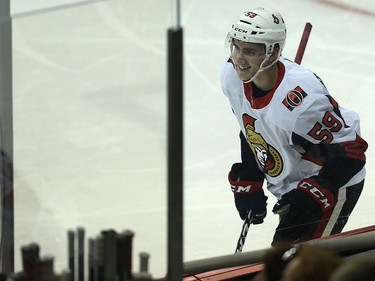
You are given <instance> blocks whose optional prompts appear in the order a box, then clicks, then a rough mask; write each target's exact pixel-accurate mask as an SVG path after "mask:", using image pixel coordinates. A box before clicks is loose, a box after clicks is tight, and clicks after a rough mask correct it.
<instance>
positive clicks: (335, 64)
mask: <svg viewBox="0 0 375 281" xmlns="http://www.w3.org/2000/svg"><path fill="white" fill-rule="evenodd" d="M11 2H12V14H13V15H14V22H13V52H14V60H13V61H14V66H13V67H14V75H13V77H14V95H15V97H14V113H15V118H14V122H15V177H16V184H15V208H16V217H15V219H16V221H15V227H16V229H15V238H16V250H18V249H19V248H20V247H21V245H25V244H28V243H30V242H32V241H36V242H38V243H39V244H40V245H41V251H42V253H43V254H52V255H54V256H55V257H56V263H55V264H56V266H55V267H56V271H60V270H62V269H64V268H67V262H66V246H67V244H66V231H67V230H68V229H75V228H76V227H77V226H83V227H85V229H86V231H87V233H86V234H87V236H88V237H93V236H95V235H97V234H98V233H99V232H100V230H103V229H108V228H114V229H116V230H117V231H119V232H120V231H122V230H124V229H131V230H133V231H134V232H135V233H136V236H135V238H134V242H133V243H134V254H133V256H134V265H135V266H134V270H135V271H137V270H138V258H137V254H138V253H139V252H140V251H147V252H149V253H151V258H150V270H151V273H152V274H153V275H154V276H160V275H163V274H165V272H166V269H165V266H166V265H165V261H166V245H167V243H166V211H167V210H166V171H165V167H166V81H165V80H166V60H167V57H166V40H167V37H166V32H167V28H168V27H169V26H171V25H172V24H173V15H172V9H171V7H172V4H171V2H172V1H171V2H168V3H162V4H160V1H153V0H145V1H125V0H122V1H120V0H116V1H103V2H102V3H92V4H88V5H83V6H80V5H77V6H75V5H71V6H69V7H68V8H66V7H65V8H64V9H60V10H59V9H56V7H61V5H64V4H72V3H73V4H74V2H77V1H73V0H71V1H68V0H66V1H62V0H55V1H50V0H48V1H47V0H39V1H28V0H12V1H11ZM164 2H165V1H164ZM339 2H340V3H341V4H342V3H346V4H345V5H348V6H339V5H334V6H331V5H326V4H324V3H323V2H319V1H318V0H316V1H314V0H303V1H301V0H280V1H277V2H275V1H269V0H268V1H260V0H254V1H245V0H231V1H225V0H216V1H211V0H200V1H197V0H189V1H182V12H181V16H182V18H181V23H182V27H183V28H184V51H185V54H184V64H185V65H184V76H185V81H184V83H185V84H184V95H185V96H184V97H185V99H184V109H185V112H184V120H185V121H184V126H185V127H184V132H185V137H184V141H185V144H184V151H185V156H184V157H185V170H184V171H185V175H184V200H185V201H184V257H185V260H186V261H189V260H195V259H201V258H207V257H213V256H218V255H227V254H231V253H233V252H234V249H235V246H236V242H237V239H238V236H239V233H240V230H241V226H242V221H241V220H240V219H239V217H238V214H237V211H236V210H235V207H234V203H233V198H232V194H231V192H230V188H229V185H228V183H227V179H226V177H227V173H228V169H229V168H230V166H231V164H232V163H233V162H237V161H238V160H239V159H240V154H239V140H238V127H237V123H236V120H235V118H234V116H233V115H232V113H231V110H230V107H229V105H228V102H227V100H226V99H225V97H224V96H223V95H222V93H221V89H220V81H219V74H220V68H221V65H222V64H223V62H224V61H225V60H226V57H227V53H226V50H225V49H224V39H225V36H226V33H227V31H228V29H229V27H230V25H231V23H232V21H233V20H234V19H235V18H236V17H237V16H238V15H239V14H240V13H241V12H242V11H245V10H247V9H250V8H252V7H257V6H263V7H265V8H267V9H274V10H276V11H279V12H281V14H282V15H283V17H284V20H285V22H286V25H287V28H288V39H287V43H286V46H285V49H284V55H285V56H286V57H289V58H291V59H294V56H295V53H296V50H297V46H298V43H299V40H300V37H301V34H302V31H303V27H304V24H305V23H306V22H311V23H312V24H313V30H312V33H311V36H310V39H309V42H308V46H307V49H306V52H305V56H304V59H303V62H302V65H304V66H305V67H306V68H309V69H311V70H313V71H314V72H315V73H317V74H318V75H319V76H320V77H321V78H322V79H323V81H324V83H325V84H326V86H327V87H328V89H329V90H330V92H331V94H332V95H333V96H334V98H335V99H336V100H337V101H338V102H339V103H340V104H341V105H342V106H344V107H348V108H351V109H353V110H355V111H357V112H359V114H360V116H361V119H362V123H361V124H362V125H361V127H362V136H363V138H364V139H365V140H366V141H367V142H368V143H369V149H368V151H367V153H366V154H367V172H368V176H367V179H366V184H365V189H364V192H363V195H362V197H361V199H360V201H359V203H358V205H357V207H356V209H355V211H354V212H353V214H352V216H351V218H350V220H349V223H348V224H347V226H346V228H345V230H350V229H355V228H359V227H364V226H368V225H372V224H374V223H375V219H374V217H375V216H374V215H375V211H374V209H373V208H372V205H373V202H375V191H374V190H375V189H374V188H373V184H372V183H373V181H374V177H375V175H374V172H373V170H374V169H375V168H374V167H375V163H374V159H375V157H374V154H375V152H374V149H373V145H372V144H373V143H374V141H375V139H374V138H375V135H374V133H373V128H372V125H373V123H372V122H373V121H372V117H374V113H373V102H375V98H374V93H373V91H374V90H373V89H375V71H374V69H375V54H374V52H373V48H374V47H375V39H374V36H373V30H374V28H375V4H374V3H375V2H373V1H371V0H363V1H357V2H356V3H355V4H354V3H352V2H351V1H348V0H347V1H337V3H339ZM330 3H334V4H335V2H330ZM337 3H336V4H337ZM86 4H87V3H86ZM52 7H53V9H52ZM30 11H31V12H32V13H31V14H30V13H29V12H30ZM268 195H269V206H268V207H269V214H268V217H267V219H266V221H265V223H264V224H262V225H257V226H252V227H251V229H250V231H249V234H248V239H247V241H246V244H245V248H244V251H251V250H256V249H260V248H266V247H268V246H269V244H270V242H271V240H272V236H273V232H274V228H275V227H276V225H277V217H276V216H275V215H273V214H272V213H271V212H270V210H271V209H272V206H273V204H274V203H275V199H274V198H273V197H272V195H270V194H268ZM16 254H17V255H16V267H17V270H18V269H20V259H19V252H16Z"/></svg>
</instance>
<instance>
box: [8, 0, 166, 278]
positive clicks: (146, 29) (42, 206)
mask: <svg viewBox="0 0 375 281" xmlns="http://www.w3.org/2000/svg"><path fill="white" fill-rule="evenodd" d="M135 11H136V12H135ZM169 13H170V7H169V5H166V4H163V3H159V2H158V3H157V2H155V1H147V0H146V1H108V2H107V1H106V2H102V3H100V2H98V3H94V4H87V5H76V6H69V7H68V8H64V9H53V10H45V11H44V12H43V13H38V12H35V11H34V12H33V14H29V15H26V14H25V15H24V16H22V14H20V15H19V16H16V17H15V18H14V21H13V55H14V66H13V67H14V74H13V77H14V141H15V143H14V150H15V151H14V155H15V210H16V211H15V251H16V257H15V262H16V271H18V270H20V268H21V258H20V247H21V246H23V245H27V244H29V243H31V242H36V243H38V244H40V247H41V254H42V255H47V254H50V255H52V256H54V257H55V270H56V272H61V270H63V269H67V268H68V264H67V231H68V230H71V229H72V230H76V228H77V227H83V228H84V229H85V230H86V238H94V237H96V236H97V235H98V234H100V232H101V231H102V230H108V229H114V230H116V231H117V232H118V233H120V232H122V231H124V230H127V229H129V230H131V231H133V232H134V233H135V236H134V239H133V271H134V272H137V271H138V269H139V258H138V254H139V253H140V252H147V253H149V254H150V255H151V257H150V264H149V270H150V273H151V274H152V275H153V277H160V276H164V275H165V272H166V269H165V267H166V230H167V228H166V78H165V77H166V55H165V53H166V33H167V28H168V23H167V21H168V14H169ZM86 247H87V245H86ZM86 249H87V248H86Z"/></svg>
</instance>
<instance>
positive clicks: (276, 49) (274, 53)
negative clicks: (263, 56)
mask: <svg viewBox="0 0 375 281" xmlns="http://www.w3.org/2000/svg"><path fill="white" fill-rule="evenodd" d="M279 51H280V45H279V44H277V43H276V44H275V46H274V48H273V51H272V55H271V56H270V59H269V62H273V61H274V60H275V59H277V58H278V57H279Z"/></svg>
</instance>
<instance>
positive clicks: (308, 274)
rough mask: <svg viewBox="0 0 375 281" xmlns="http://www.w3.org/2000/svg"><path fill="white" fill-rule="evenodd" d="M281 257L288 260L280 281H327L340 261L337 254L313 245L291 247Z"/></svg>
mask: <svg viewBox="0 0 375 281" xmlns="http://www.w3.org/2000/svg"><path fill="white" fill-rule="evenodd" d="M282 259H286V260H287V259H289V260H290V261H289V262H288V264H287V266H286V267H285V269H284V271H283V274H282V278H281V279H280V280H281V281H329V278H330V276H331V275H332V273H333V272H334V271H335V270H336V269H337V268H338V267H339V266H340V264H341V263H342V259H341V257H340V256H339V255H337V254H335V253H334V252H331V251H329V250H327V249H323V248H319V247H317V246H313V245H304V246H302V247H294V248H291V249H290V250H289V251H287V252H286V253H285V254H284V255H283V256H282ZM357 281H359V280H357Z"/></svg>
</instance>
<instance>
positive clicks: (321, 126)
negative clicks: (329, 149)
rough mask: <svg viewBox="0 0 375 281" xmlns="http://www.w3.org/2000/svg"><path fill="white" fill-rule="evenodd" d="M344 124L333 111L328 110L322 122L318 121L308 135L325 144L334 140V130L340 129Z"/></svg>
mask: <svg viewBox="0 0 375 281" xmlns="http://www.w3.org/2000/svg"><path fill="white" fill-rule="evenodd" d="M341 128H342V124H341V122H340V120H338V119H337V118H336V117H335V116H334V115H332V113H330V112H328V111H326V113H325V114H324V117H323V119H322V121H321V122H316V123H315V125H314V127H313V128H312V129H311V130H310V132H308V135H309V136H310V137H312V138H314V139H316V140H318V141H320V143H323V144H329V143H330V142H332V140H333V134H332V133H334V132H338V131H340V130H341Z"/></svg>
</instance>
